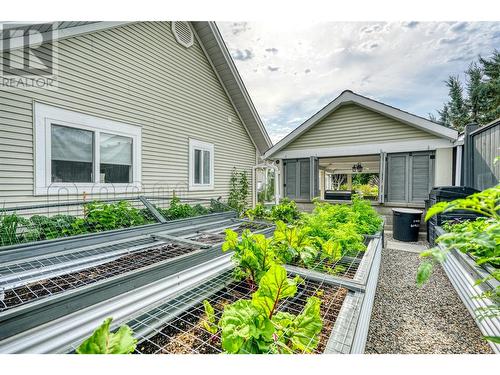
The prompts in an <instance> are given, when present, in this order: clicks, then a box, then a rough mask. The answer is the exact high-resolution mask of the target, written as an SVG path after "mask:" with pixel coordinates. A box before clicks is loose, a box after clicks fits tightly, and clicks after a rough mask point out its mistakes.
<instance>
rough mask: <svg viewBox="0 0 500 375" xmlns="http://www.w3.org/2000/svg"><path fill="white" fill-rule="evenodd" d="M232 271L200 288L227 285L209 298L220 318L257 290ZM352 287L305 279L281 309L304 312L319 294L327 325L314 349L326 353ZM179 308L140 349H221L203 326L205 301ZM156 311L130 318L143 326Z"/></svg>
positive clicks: (196, 351) (192, 351) (193, 351)
mask: <svg viewBox="0 0 500 375" xmlns="http://www.w3.org/2000/svg"><path fill="white" fill-rule="evenodd" d="M231 279H232V277H231V274H230V273H225V274H223V275H220V276H218V277H216V278H214V279H212V280H210V282H209V283H207V284H204V287H203V288H200V289H199V293H200V294H201V295H202V296H203V295H204V293H206V289H207V288H210V287H212V288H213V287H217V286H218V285H221V284H222V285H225V286H224V287H223V288H222V289H220V290H218V291H217V292H215V293H214V294H212V295H211V296H209V297H208V298H207V300H208V301H209V302H210V303H211V305H212V306H214V309H215V313H216V316H217V318H220V316H221V315H222V311H223V309H224V306H225V305H227V304H230V303H232V302H235V301H237V300H239V299H243V298H245V299H248V298H250V297H251V294H252V293H253V291H252V290H251V289H250V288H249V286H248V284H247V283H246V282H245V281H242V282H235V281H231ZM347 293H348V290H347V289H345V288H342V287H339V286H335V285H329V284H327V283H322V282H317V281H311V280H304V282H303V283H302V284H300V285H299V287H298V292H297V294H296V295H295V296H294V297H291V298H287V299H285V300H283V301H281V302H280V305H279V307H278V311H283V312H289V313H292V314H300V312H302V310H303V308H304V306H305V304H306V300H307V298H308V297H311V296H318V297H319V298H320V299H321V301H322V304H321V313H320V314H321V318H322V320H323V328H322V331H321V333H320V338H319V340H320V343H319V345H318V347H317V348H316V349H315V350H314V352H315V353H322V352H323V351H324V349H325V347H326V345H327V343H328V339H329V337H330V334H331V332H332V329H333V326H334V324H335V320H336V318H337V316H338V313H339V311H340V308H341V306H342V303H343V301H344V299H345V296H346V295H347ZM197 297H198V299H199V298H200V296H196V295H195V294H194V293H192V292H191V293H188V295H187V296H185V297H184V298H185V299H192V298H197ZM178 304H179V305H182V303H181V302H178ZM169 306H171V304H166V305H164V306H163V307H159V308H157V309H155V312H156V313H160V312H162V311H164V309H165V308H168V307H169ZM181 311H182V310H179V311H178V313H179V315H177V316H176V317H175V318H173V319H172V320H170V321H169V322H167V323H166V324H164V325H163V326H162V327H159V328H156V329H155V330H154V331H153V332H154V333H153V335H152V336H149V337H145V338H143V339H142V340H141V341H140V342H139V344H138V345H137V349H136V350H137V352H138V353H143V354H153V353H157V354H158V353H163V354H166V353H168V354H216V353H221V352H222V349H221V345H220V339H219V334H215V335H214V334H212V333H210V332H208V331H207V330H206V329H205V328H204V327H203V321H204V319H205V311H204V308H203V304H202V303H197V304H195V305H194V306H192V307H189V308H188V309H186V310H185V311H182V312H181ZM155 312H150V313H148V314H147V318H146V316H144V317H140V318H138V319H136V320H134V321H132V322H130V325H131V327H136V328H140V326H141V325H143V324H147V323H144V321H145V320H146V319H147V320H148V321H151V320H154V316H155Z"/></svg>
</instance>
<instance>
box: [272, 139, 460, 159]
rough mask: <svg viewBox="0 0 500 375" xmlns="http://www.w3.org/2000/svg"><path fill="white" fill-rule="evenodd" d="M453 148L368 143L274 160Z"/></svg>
mask: <svg viewBox="0 0 500 375" xmlns="http://www.w3.org/2000/svg"><path fill="white" fill-rule="evenodd" d="M449 147H453V142H451V141H447V140H445V139H431V140H416V141H404V142H386V143H368V144H359V145H351V146H340V147H339V146H332V147H322V148H306V149H298V150H285V151H279V152H277V153H276V154H274V155H273V156H272V159H296V158H306V157H310V156H316V157H335V156H354V155H371V154H380V153H381V152H386V153H395V152H412V151H430V150H436V149H438V148H449Z"/></svg>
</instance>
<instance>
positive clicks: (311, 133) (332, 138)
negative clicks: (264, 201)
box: [281, 104, 440, 152]
mask: <svg viewBox="0 0 500 375" xmlns="http://www.w3.org/2000/svg"><path fill="white" fill-rule="evenodd" d="M438 139H440V138H439V137H437V136H434V135H432V134H430V133H427V132H425V131H423V130H420V129H417V128H415V127H412V126H409V125H406V124H404V123H401V122H399V121H397V120H394V119H391V118H389V117H386V116H383V115H381V114H379V113H377V112H374V111H371V110H369V109H366V108H364V107H361V106H359V105H355V104H346V105H343V106H341V107H340V108H338V109H337V110H336V111H334V112H333V113H331V114H330V115H328V116H326V117H325V118H324V119H323V120H322V121H321V122H320V123H318V124H316V125H315V126H313V127H312V128H311V129H309V130H308V131H306V132H305V133H304V134H302V135H301V136H300V137H299V138H297V139H296V140H294V141H293V142H292V143H290V144H289V145H287V146H285V148H284V149H283V150H281V151H282V152H286V151H288V150H298V149H310V148H322V147H335V146H338V147H345V146H348V145H353V144H356V145H363V144H373V143H374V144H378V143H386V142H397V141H429V140H438Z"/></svg>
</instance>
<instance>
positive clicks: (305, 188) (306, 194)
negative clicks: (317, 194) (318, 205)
mask: <svg viewBox="0 0 500 375" xmlns="http://www.w3.org/2000/svg"><path fill="white" fill-rule="evenodd" d="M310 174H311V163H310V160H309V159H306V160H299V182H300V183H299V194H298V198H300V199H310V192H311V176H310Z"/></svg>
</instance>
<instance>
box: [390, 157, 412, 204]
mask: <svg viewBox="0 0 500 375" xmlns="http://www.w3.org/2000/svg"><path fill="white" fill-rule="evenodd" d="M406 188H407V183H406V155H389V156H388V157H387V200H388V201H389V202H406V196H407V195H406Z"/></svg>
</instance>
